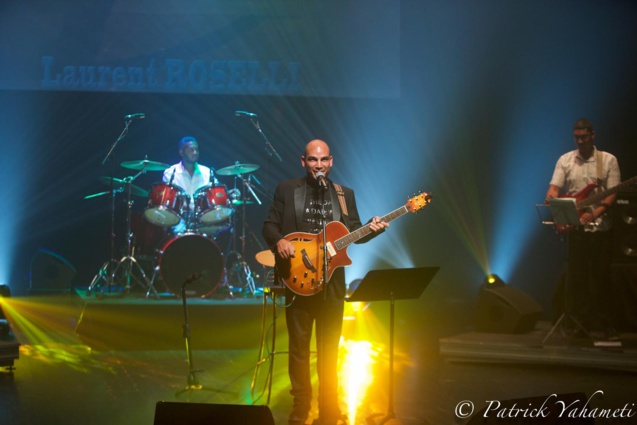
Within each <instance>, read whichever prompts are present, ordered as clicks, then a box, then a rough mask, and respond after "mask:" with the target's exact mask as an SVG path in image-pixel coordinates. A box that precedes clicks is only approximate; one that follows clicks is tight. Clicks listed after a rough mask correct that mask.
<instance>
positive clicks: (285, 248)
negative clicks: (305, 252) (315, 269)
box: [276, 239, 296, 260]
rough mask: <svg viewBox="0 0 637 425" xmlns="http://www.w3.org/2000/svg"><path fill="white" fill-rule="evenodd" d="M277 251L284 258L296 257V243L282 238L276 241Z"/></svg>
mask: <svg viewBox="0 0 637 425" xmlns="http://www.w3.org/2000/svg"><path fill="white" fill-rule="evenodd" d="M276 252H277V254H279V257H281V258H282V259H284V260H286V259H288V258H294V254H295V253H296V252H295V250H294V245H293V244H292V242H290V241H288V240H287V239H280V240H279V241H278V242H277V243H276Z"/></svg>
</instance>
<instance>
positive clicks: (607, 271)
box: [546, 118, 621, 340]
mask: <svg viewBox="0 0 637 425" xmlns="http://www.w3.org/2000/svg"><path fill="white" fill-rule="evenodd" d="M595 136H596V133H595V129H594V128H593V124H592V123H591V121H590V120H588V119H586V118H581V119H578V120H577V121H576V122H575V125H574V126H573V139H574V141H575V144H576V147H577V148H576V149H575V150H572V151H570V152H567V153H565V154H564V155H562V156H561V157H560V158H559V159H558V161H557V164H556V165H555V170H554V172H553V177H552V178H551V182H550V184H549V189H548V191H547V193H546V201H547V202H548V199H550V198H556V197H559V196H560V195H563V196H570V197H575V198H576V200H577V202H580V201H582V200H584V199H586V198H589V197H591V196H595V194H598V195H600V196H601V197H602V199H600V200H599V201H598V202H595V203H592V204H591V205H590V206H588V207H586V208H584V209H582V210H580V211H579V213H580V223H581V225H580V226H578V227H576V228H574V229H571V230H570V231H569V232H568V235H567V237H568V248H569V249H568V254H567V256H568V270H567V274H568V275H567V280H566V281H567V285H568V286H567V288H566V289H567V291H566V296H568V297H569V298H570V300H571V309H572V311H570V312H567V313H570V314H572V315H573V316H574V318H575V319H577V320H578V321H579V322H580V323H581V324H582V325H583V327H584V328H585V329H587V330H588V331H592V332H596V331H602V332H604V334H605V335H604V336H605V337H606V338H607V339H609V340H615V339H618V336H617V333H616V331H615V330H614V329H613V327H612V318H613V314H612V312H613V306H612V305H611V303H612V297H611V287H610V283H611V242H612V241H611V232H609V230H610V228H611V225H612V223H611V218H610V216H609V215H608V211H609V209H610V206H611V205H612V204H613V202H615V197H616V195H615V193H613V192H612V191H610V192H608V195H607V196H604V195H603V194H602V193H603V192H604V191H607V190H608V189H611V188H613V187H615V186H617V185H619V184H620V182H621V176H620V171H619V164H618V162H617V158H615V156H613V155H612V154H610V153H608V152H603V151H600V150H598V149H597V148H596V146H595V144H594V141H595Z"/></svg>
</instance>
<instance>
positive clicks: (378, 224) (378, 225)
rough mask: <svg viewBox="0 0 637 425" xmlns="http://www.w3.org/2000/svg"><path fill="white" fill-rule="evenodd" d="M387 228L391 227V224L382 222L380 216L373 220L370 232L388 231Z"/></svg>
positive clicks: (370, 224)
mask: <svg viewBox="0 0 637 425" xmlns="http://www.w3.org/2000/svg"><path fill="white" fill-rule="evenodd" d="M387 227H389V223H387V222H385V221H382V220H381V219H380V217H379V216H375V217H374V218H372V221H371V222H370V223H369V230H371V231H372V232H378V231H380V230H383V229H386V228H387Z"/></svg>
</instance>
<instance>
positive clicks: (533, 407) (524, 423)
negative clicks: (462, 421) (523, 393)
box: [467, 393, 595, 425]
mask: <svg viewBox="0 0 637 425" xmlns="http://www.w3.org/2000/svg"><path fill="white" fill-rule="evenodd" d="M586 402H587V397H586V394H584V393H568V394H547V395H545V396H538V397H526V398H517V399H511V400H503V401H492V402H490V403H489V404H488V405H487V406H485V408H483V409H482V410H480V411H479V412H478V413H475V414H474V415H473V416H472V417H471V420H470V421H469V422H468V423H467V425H498V424H508V425H534V424H535V425H589V424H590V425H593V424H594V423H595V418H593V417H587V416H586V415H585V414H583V413H582V409H584V406H585V405H586ZM525 409H529V410H527V411H526V412H527V413H526V414H525Z"/></svg>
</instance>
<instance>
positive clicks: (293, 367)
mask: <svg viewBox="0 0 637 425" xmlns="http://www.w3.org/2000/svg"><path fill="white" fill-rule="evenodd" d="M325 292H326V293H325V294H323V293H318V294H316V295H312V296H301V295H296V296H294V295H293V293H292V292H291V291H289V290H288V291H287V292H286V304H290V303H291V304H290V305H289V306H288V307H287V309H286V315H285V317H286V323H287V327H288V335H289V360H288V366H289V370H288V372H289V375H290V383H291V384H292V390H291V391H290V393H291V394H292V396H293V397H294V409H295V410H301V411H309V409H310V402H311V400H312V381H311V376H312V375H311V370H310V353H311V347H310V342H311V339H312V330H313V328H314V324H316V345H317V346H316V352H317V372H318V376H319V397H318V398H319V416H320V417H321V419H323V420H325V421H331V420H335V419H336V418H337V417H338V416H340V409H339V407H338V350H339V343H340V338H341V331H342V327H343V310H344V305H345V303H344V298H343V295H344V293H345V283H344V281H341V280H340V279H338V280H336V282H335V279H332V280H331V281H330V282H329V284H328V285H327V288H326V289H325Z"/></svg>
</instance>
